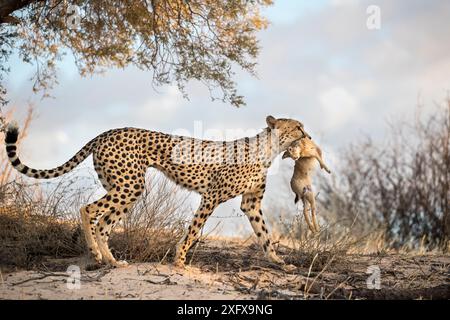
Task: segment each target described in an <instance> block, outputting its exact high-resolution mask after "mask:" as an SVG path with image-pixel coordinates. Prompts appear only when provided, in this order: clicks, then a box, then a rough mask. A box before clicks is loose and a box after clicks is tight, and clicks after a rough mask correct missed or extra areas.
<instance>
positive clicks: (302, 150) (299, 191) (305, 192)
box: [282, 138, 331, 233]
mask: <svg viewBox="0 0 450 320" xmlns="http://www.w3.org/2000/svg"><path fill="white" fill-rule="evenodd" d="M288 157H289V158H292V159H294V160H295V166H294V173H293V175H292V178H291V188H292V191H294V193H295V200H294V201H295V203H297V202H298V200H299V199H301V200H302V203H303V215H304V217H305V221H306V224H307V225H308V227H309V229H310V230H311V231H312V232H313V233H316V232H319V231H320V228H319V225H318V223H317V217H316V200H315V196H314V191H313V188H312V174H311V172H312V171H313V170H314V165H315V164H316V160H317V161H318V162H319V164H320V167H321V168H322V169H324V170H325V171H326V172H328V173H331V171H330V169H328V167H327V166H326V165H325V163H324V162H323V159H322V150H321V149H320V148H319V147H318V146H317V145H316V144H315V143H314V142H313V141H312V140H311V139H309V138H302V139H300V140H298V141H294V142H293V143H292V144H291V145H290V146H289V147H288V149H287V150H286V151H285V153H284V154H283V156H282V159H285V158H288ZM308 209H309V210H310V211H311V219H312V223H311V221H310V219H309V216H308Z"/></svg>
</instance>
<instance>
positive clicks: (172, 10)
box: [0, 0, 272, 106]
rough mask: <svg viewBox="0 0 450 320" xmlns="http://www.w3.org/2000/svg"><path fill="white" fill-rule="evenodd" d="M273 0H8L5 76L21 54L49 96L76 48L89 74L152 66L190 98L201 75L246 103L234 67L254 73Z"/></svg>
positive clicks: (225, 95)
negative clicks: (265, 13)
mask: <svg viewBox="0 0 450 320" xmlns="http://www.w3.org/2000/svg"><path fill="white" fill-rule="evenodd" d="M271 3H272V0H122V1H106V0H95V1H94V0H73V1H64V0H34V1H24V0H15V1H14V0H0V41H1V42H0V62H1V63H2V64H1V66H2V67H1V69H0V77H4V76H5V73H6V72H7V71H8V69H7V68H6V61H7V59H8V57H9V56H10V55H11V53H13V52H15V51H17V52H18V53H19V55H20V57H21V58H22V59H23V60H24V61H25V62H29V63H32V64H33V65H35V66H36V73H35V76H34V79H33V80H34V90H35V91H42V92H44V93H45V94H46V93H47V92H48V90H49V89H51V88H52V86H53V85H54V84H55V83H56V67H57V62H58V61H59V60H61V58H62V56H63V55H64V54H66V53H71V54H73V56H74V59H75V63H76V66H77V68H78V70H79V72H80V74H81V75H83V76H84V75H89V74H93V73H97V72H102V71H104V70H106V69H108V68H114V67H117V68H125V67H127V66H130V65H133V66H136V67H138V68H139V69H142V70H147V71H151V72H152V76H153V81H154V83H155V84H157V85H161V84H167V83H176V84H177V85H178V87H179V88H180V89H181V91H182V92H183V93H184V94H185V95H186V92H185V90H184V89H185V86H186V83H187V82H188V81H190V80H193V79H195V80H198V81H201V82H203V83H204V84H205V85H206V86H207V87H208V88H209V89H210V92H211V97H212V98H220V99H222V100H223V101H226V102H229V103H231V104H233V105H235V106H240V105H243V104H244V101H243V97H242V96H240V95H239V94H238V92H237V91H236V84H235V82H234V81H233V76H234V70H235V67H240V68H242V69H244V70H246V71H247V72H250V73H251V74H253V73H254V69H255V63H256V57H257V55H258V41H257V39H256V32H257V31H258V30H260V29H263V28H265V27H266V25H267V21H266V20H265V19H264V18H263V17H262V16H261V14H260V10H261V8H262V7H264V6H267V5H270V4H271ZM12 71H13V70H12ZM1 80H3V79H2V78H0V81H1ZM0 90H2V91H0V99H3V100H2V101H3V102H5V92H4V88H3V87H0Z"/></svg>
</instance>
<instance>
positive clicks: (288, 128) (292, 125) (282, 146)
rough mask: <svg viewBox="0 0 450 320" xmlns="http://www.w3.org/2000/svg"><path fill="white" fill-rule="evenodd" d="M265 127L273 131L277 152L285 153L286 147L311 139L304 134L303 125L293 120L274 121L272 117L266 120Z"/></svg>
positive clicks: (281, 119)
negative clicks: (302, 139)
mask: <svg viewBox="0 0 450 320" xmlns="http://www.w3.org/2000/svg"><path fill="white" fill-rule="evenodd" d="M266 122H267V125H268V126H269V128H270V129H272V130H275V133H276V135H277V138H278V144H279V145H278V146H279V151H280V152H282V151H285V150H286V149H287V148H288V146H289V145H290V144H291V143H292V142H294V141H296V140H298V139H301V138H305V137H308V138H311V137H310V135H309V134H308V133H306V131H305V129H304V127H303V123H301V122H300V121H297V120H294V119H283V118H280V119H276V118H274V117H272V116H268V117H267V118H266Z"/></svg>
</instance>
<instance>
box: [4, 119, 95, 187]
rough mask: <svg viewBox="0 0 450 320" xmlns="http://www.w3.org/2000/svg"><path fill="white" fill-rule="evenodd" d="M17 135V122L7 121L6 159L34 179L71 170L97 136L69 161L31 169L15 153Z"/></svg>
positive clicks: (54, 175)
mask: <svg viewBox="0 0 450 320" xmlns="http://www.w3.org/2000/svg"><path fill="white" fill-rule="evenodd" d="M18 137H19V127H18V126H17V123H15V122H12V123H9V124H8V126H7V127H6V134H5V145H6V153H7V154H8V159H9V161H10V162H11V164H12V165H13V167H14V168H15V169H16V170H18V171H19V172H21V173H23V174H24V175H26V176H28V177H31V178H36V179H50V178H55V177H59V176H61V175H63V174H65V173H67V172H69V171H71V170H73V169H74V168H75V167H76V166H77V165H79V164H80V163H81V162H82V161H83V160H84V159H86V158H87V157H88V156H89V155H90V154H91V153H92V149H93V147H94V145H95V141H96V139H97V138H94V139H93V140H91V141H90V142H89V143H87V144H86V145H85V146H84V147H83V148H82V149H81V150H80V151H78V152H77V153H76V154H75V155H74V156H73V157H72V158H71V159H70V160H69V161H67V162H66V163H64V164H63V165H61V166H59V167H57V168H53V169H49V170H37V169H32V168H30V167H28V166H26V165H24V164H22V163H21V162H20V159H19V157H18V156H17V154H16V150H17V145H16V143H17V139H18Z"/></svg>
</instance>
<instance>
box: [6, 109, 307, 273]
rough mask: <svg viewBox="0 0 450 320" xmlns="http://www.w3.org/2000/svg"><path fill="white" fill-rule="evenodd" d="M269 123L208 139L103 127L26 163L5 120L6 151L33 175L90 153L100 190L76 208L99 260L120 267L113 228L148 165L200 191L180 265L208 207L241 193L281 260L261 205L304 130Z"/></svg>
mask: <svg viewBox="0 0 450 320" xmlns="http://www.w3.org/2000/svg"><path fill="white" fill-rule="evenodd" d="M266 123H267V127H266V128H264V129H263V130H262V131H261V132H260V133H259V134H257V135H256V136H253V137H250V138H249V137H246V138H242V139H238V140H234V141H209V140H200V139H195V138H191V137H183V136H175V135H169V134H166V133H161V132H156V131H150V130H145V129H139V128H131V127H127V128H120V129H112V130H109V131H106V132H104V133H102V134H100V135H98V136H97V137H95V138H94V139H92V140H91V141H89V142H88V143H87V144H86V145H85V146H84V147H83V148H82V149H81V150H80V151H78V152H77V153H76V154H75V155H74V156H73V157H72V158H71V159H70V160H69V161H67V162H66V163H64V164H63V165H61V166H59V167H56V168H54V169H49V170H37V169H32V168H30V167H28V166H26V165H24V164H22V163H21V161H20V159H19V157H18V156H17V153H16V151H17V146H16V142H17V137H18V134H19V129H18V127H17V125H14V124H9V125H8V127H7V130H6V135H5V144H6V152H7V154H8V158H9V161H10V162H11V164H12V166H13V167H14V168H15V169H17V170H18V171H19V172H21V173H22V174H24V175H26V176H28V177H32V178H36V179H50V178H55V177H58V176H61V175H63V174H65V173H67V172H69V171H71V170H72V169H74V168H75V167H76V166H77V165H79V164H80V163H81V162H82V161H84V160H85V159H86V158H87V157H88V156H89V155H90V154H92V155H93V163H94V169H95V171H96V173H97V175H98V178H99V180H100V182H101V183H102V186H103V187H104V189H105V190H106V192H107V193H106V195H104V196H103V197H102V198H100V199H98V200H97V201H94V202H92V203H90V204H88V205H86V206H84V207H82V208H81V209H80V213H81V220H82V228H83V230H84V234H85V237H86V242H87V246H88V249H89V251H90V252H91V254H92V255H93V257H94V259H95V260H96V262H97V263H99V264H100V263H105V264H108V265H112V266H115V267H121V266H126V265H127V262H126V261H117V260H116V259H115V258H114V257H113V255H112V253H111V251H110V249H109V247H108V239H109V236H110V235H111V230H112V229H113V228H114V226H115V225H116V224H117V223H118V222H120V221H121V220H122V218H123V216H124V215H126V214H127V212H129V211H130V209H131V208H132V206H133V204H134V203H135V202H136V200H137V199H138V197H139V196H140V195H141V194H142V192H143V189H144V184H145V181H144V178H145V173H146V170H147V169H148V168H150V167H151V168H155V169H157V170H159V171H161V172H162V173H163V174H164V175H165V176H167V177H168V178H169V179H170V180H172V181H174V182H175V183H176V184H178V185H180V186H181V187H183V188H186V189H188V190H192V191H195V192H197V193H198V194H200V196H201V201H200V205H199V207H198V209H197V210H196V212H195V214H194V217H193V219H192V222H191V224H190V226H189V227H188V228H187V231H186V233H185V234H184V236H183V237H182V238H181V240H180V242H179V243H178V245H177V248H176V254H175V260H174V264H175V265H176V266H179V267H183V266H184V264H185V261H186V253H187V252H188V250H189V249H190V247H191V246H192V244H193V242H194V241H195V240H196V239H197V238H198V236H199V232H200V230H201V228H202V227H203V225H204V224H205V222H206V220H207V219H208V217H209V216H210V215H211V214H212V213H213V211H214V209H215V208H216V207H217V206H218V205H219V204H221V203H223V202H225V201H227V200H229V199H232V198H234V197H237V196H239V195H242V201H241V206H240V208H241V210H242V211H243V212H244V213H245V215H246V216H247V217H248V219H249V221H250V224H251V226H252V227H253V230H254V232H255V234H256V236H257V239H258V242H259V244H260V245H261V247H262V249H263V251H264V253H265V254H266V257H267V258H268V259H269V260H270V261H272V262H275V263H280V264H283V263H284V262H283V260H282V259H280V258H279V257H278V256H277V255H276V253H275V250H274V248H273V245H272V243H271V241H270V237H269V234H268V229H267V226H266V223H265V221H264V219H263V213H262V210H261V200H262V199H263V195H264V191H265V188H266V176H267V171H268V168H269V167H270V165H271V163H272V162H273V160H274V159H275V157H276V156H277V155H278V154H280V153H281V152H283V151H285V150H286V149H287V147H288V146H289V145H290V144H291V143H292V142H293V141H295V140H298V139H300V138H302V137H305V136H309V135H308V134H307V133H306V132H305V130H304V126H303V124H302V123H301V122H299V121H296V120H293V119H284V118H279V119H276V118H274V117H273V116H268V117H267V118H266Z"/></svg>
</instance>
